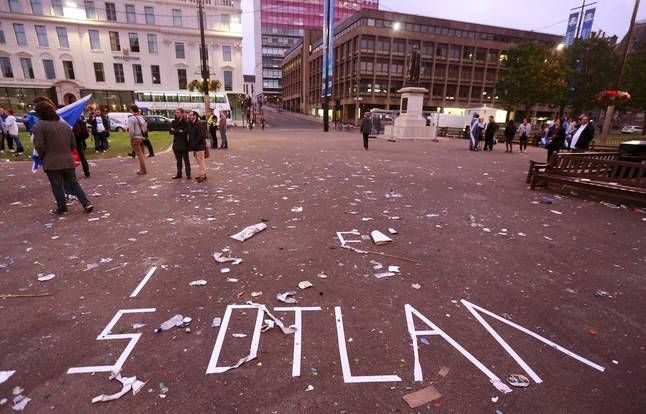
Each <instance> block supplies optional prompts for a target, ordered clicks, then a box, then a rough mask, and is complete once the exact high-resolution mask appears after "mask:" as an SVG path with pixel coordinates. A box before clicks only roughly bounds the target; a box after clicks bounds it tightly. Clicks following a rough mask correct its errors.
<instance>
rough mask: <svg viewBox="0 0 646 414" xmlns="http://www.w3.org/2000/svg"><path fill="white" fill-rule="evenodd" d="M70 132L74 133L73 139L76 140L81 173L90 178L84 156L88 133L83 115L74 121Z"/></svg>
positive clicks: (88, 167) (88, 166)
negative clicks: (81, 168)
mask: <svg viewBox="0 0 646 414" xmlns="http://www.w3.org/2000/svg"><path fill="white" fill-rule="evenodd" d="M72 132H73V133H74V139H75V141H76V152H78V154H79V159H80V160H81V166H82V167H83V175H85V178H90V165H89V164H88V162H87V158H85V150H86V149H87V145H86V144H85V140H86V139H88V137H89V136H90V133H89V132H88V130H87V124H86V123H85V118H83V116H81V117H80V118H79V119H78V121H76V124H74V128H72Z"/></svg>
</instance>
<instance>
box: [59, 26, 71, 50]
mask: <svg viewBox="0 0 646 414" xmlns="http://www.w3.org/2000/svg"><path fill="white" fill-rule="evenodd" d="M56 34H57V35H58V44H59V46H60V47H61V48H64V49H69V47H70V41H69V39H68V38H67V28H65V27H57V28H56Z"/></svg>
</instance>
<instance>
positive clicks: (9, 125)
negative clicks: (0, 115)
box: [4, 109, 25, 157]
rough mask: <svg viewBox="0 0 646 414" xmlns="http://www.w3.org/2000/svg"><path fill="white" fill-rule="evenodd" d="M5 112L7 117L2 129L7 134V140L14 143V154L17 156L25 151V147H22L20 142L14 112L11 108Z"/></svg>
mask: <svg viewBox="0 0 646 414" xmlns="http://www.w3.org/2000/svg"><path fill="white" fill-rule="evenodd" d="M6 113H7V118H6V119H5V120H4V130H5V131H6V133H7V135H8V136H9V140H10V141H12V142H13V143H14V144H16V154H15V156H16V157H18V156H20V155H23V154H24V152H25V149H24V148H23V147H22V143H21V142H20V136H19V135H18V122H17V121H16V117H15V116H14V114H15V112H14V111H13V109H9V110H8V111H6Z"/></svg>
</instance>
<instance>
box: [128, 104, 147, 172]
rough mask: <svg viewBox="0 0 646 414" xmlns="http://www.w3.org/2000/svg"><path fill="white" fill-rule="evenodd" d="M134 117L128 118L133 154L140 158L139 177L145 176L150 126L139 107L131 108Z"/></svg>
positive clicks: (132, 106)
mask: <svg viewBox="0 0 646 414" xmlns="http://www.w3.org/2000/svg"><path fill="white" fill-rule="evenodd" d="M130 112H131V113H132V115H130V116H129V117H128V135H130V145H131V146H132V152H133V153H134V154H135V155H136V156H137V158H139V171H137V175H144V174H146V173H147V172H148V171H147V170H146V160H145V158H144V139H145V137H146V135H148V126H147V124H146V119H144V117H143V116H141V114H140V113H139V107H138V106H137V105H131V106H130Z"/></svg>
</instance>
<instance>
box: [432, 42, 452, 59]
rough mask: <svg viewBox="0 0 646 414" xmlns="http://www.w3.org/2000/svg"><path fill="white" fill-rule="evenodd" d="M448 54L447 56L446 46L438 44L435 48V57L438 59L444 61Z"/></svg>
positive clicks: (447, 48) (447, 47) (447, 49)
mask: <svg viewBox="0 0 646 414" xmlns="http://www.w3.org/2000/svg"><path fill="white" fill-rule="evenodd" d="M448 54H449V46H448V45H443V44H439V45H437V47H436V48H435V56H437V58H438V59H446V57H447V55H448Z"/></svg>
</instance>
